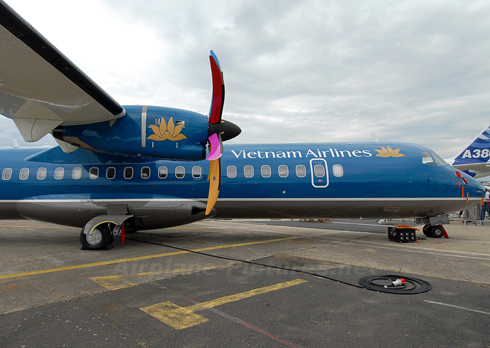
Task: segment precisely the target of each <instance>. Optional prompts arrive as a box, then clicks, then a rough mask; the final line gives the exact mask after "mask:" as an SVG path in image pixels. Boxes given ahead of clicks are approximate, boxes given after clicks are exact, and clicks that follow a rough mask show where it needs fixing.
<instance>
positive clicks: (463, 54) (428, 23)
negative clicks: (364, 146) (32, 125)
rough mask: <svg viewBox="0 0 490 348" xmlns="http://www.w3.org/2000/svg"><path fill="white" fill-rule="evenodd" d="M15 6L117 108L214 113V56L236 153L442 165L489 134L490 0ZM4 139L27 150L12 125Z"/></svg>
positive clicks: (92, 0) (117, 1) (124, 0)
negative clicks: (332, 147) (355, 147)
mask: <svg viewBox="0 0 490 348" xmlns="http://www.w3.org/2000/svg"><path fill="white" fill-rule="evenodd" d="M7 3H8V4H9V5H10V6H11V7H13V8H14V10H16V11H17V12H18V13H19V14H20V15H21V16H23V17H24V18H25V19H26V20H27V21H29V22H30V23H31V24H32V25H33V26H34V27H35V28H36V29H37V30H38V31H40V32H41V33H42V34H43V35H44V36H45V37H46V38H47V39H48V40H49V41H51V42H52V43H53V44H54V45H55V46H56V47H57V48H58V49H60V50H61V51H62V52H63V53H64V54H65V55H66V56H67V57H68V58H70V59H71V60H72V61H73V62H74V63H75V64H76V65H78V66H79V67H80V68H81V69H82V70H83V71H84V72H85V73H86V74H87V75H89V76H90V77H91V78H92V79H93V80H95V81H96V82H97V83H98V84H99V85H100V86H101V87H102V88H103V89H104V90H106V91H107V92H108V93H109V94H110V95H112V96H113V98H114V99H116V100H117V101H118V102H119V103H121V104H123V105H125V104H149V105H159V106H171V107H177V108H183V109H189V110H193V111H197V112H200V113H203V114H206V113H207V112H208V111H209V104H210V99H211V91H212V85H211V73H210V68H209V59H208V54H209V50H210V49H213V50H214V51H215V52H216V54H217V56H218V58H219V60H220V63H221V67H222V69H223V71H224V78H225V85H226V101H225V108H224V114H223V115H224V116H223V117H224V118H225V119H228V120H230V121H232V122H235V123H237V124H238V125H239V126H240V127H241V128H242V134H241V135H240V136H239V137H238V138H237V139H236V140H233V142H236V143H253V142H266V143H273V142H330V141H371V133H375V134H376V135H377V137H378V138H379V139H380V140H381V141H383V142H385V141H408V142H414V143H419V144H423V145H426V146H428V147H430V148H432V149H434V150H435V151H437V152H438V153H439V154H440V155H442V156H443V157H445V158H447V157H451V156H453V155H455V154H456V153H457V152H459V151H460V150H461V149H462V147H464V146H466V145H467V144H468V143H469V142H470V141H471V140H473V139H474V138H475V137H476V135H477V134H478V133H479V132H480V131H481V130H482V129H483V128H486V127H487V126H488V125H489V124H490V2H489V1H469V0H462V1H450V0H443V1H438V0H431V1H427V0H423V1H417V0H407V1H403V0H398V1H368V0H365V1H347V0H339V1H328V0H320V1H298V0H294V1H285V0H281V1H267V0H260V1H252V0H247V1H232V0H223V1H218V0H213V1H175V0H172V1H165V0H145V1H137V0H84V1H66V0H43V1H39V0H8V1H7ZM0 130H1V131H0V134H1V136H0V145H1V146H10V145H11V139H12V138H16V139H18V140H19V142H20V143H21V144H22V143H23V142H22V141H20V140H21V136H20V134H19V133H18V131H17V129H16V128H15V126H14V124H13V122H12V121H10V120H8V119H6V118H0ZM38 143H39V144H54V141H53V140H52V139H51V136H50V135H48V136H46V137H45V138H43V139H42V140H41V141H39V142H38Z"/></svg>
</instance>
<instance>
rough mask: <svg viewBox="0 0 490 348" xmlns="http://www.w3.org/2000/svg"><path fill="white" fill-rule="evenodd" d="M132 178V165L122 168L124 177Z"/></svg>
mask: <svg viewBox="0 0 490 348" xmlns="http://www.w3.org/2000/svg"><path fill="white" fill-rule="evenodd" d="M132 178H133V167H126V168H124V179H132Z"/></svg>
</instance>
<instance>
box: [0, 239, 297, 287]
mask: <svg viewBox="0 0 490 348" xmlns="http://www.w3.org/2000/svg"><path fill="white" fill-rule="evenodd" d="M294 238H296V237H288V238H278V239H269V240H263V241H257V242H248V243H238V244H228V245H218V246H214V247H207V248H200V249H192V251H185V250H181V251H174V252H170V253H163V254H153V255H145V256H138V257H131V258H127V259H118V260H109V261H101V262H94V263H86V264H83V265H74V266H67V267H58V268H50V269H42V270H38V271H31V272H22V273H14V274H5V275H0V280H2V279H11V278H20V277H28V276H33V275H39V274H48V273H55V272H63V271H71V270H75V269H83V268H91V267H99V266H107V265H115V264H118V263H123V262H133V261H141V260H149V259H157V258H160V257H168V256H175V255H182V254H189V253H191V252H196V251H197V252H201V251H211V250H219V249H226V248H237V247H243V246H249V245H258V244H265V243H274V242H281V241H285V240H291V239H294Z"/></svg>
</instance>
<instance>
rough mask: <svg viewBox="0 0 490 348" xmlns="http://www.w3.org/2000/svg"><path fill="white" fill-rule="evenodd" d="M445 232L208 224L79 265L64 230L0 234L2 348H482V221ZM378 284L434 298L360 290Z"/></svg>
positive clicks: (485, 241) (347, 225)
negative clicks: (416, 284)
mask: <svg viewBox="0 0 490 348" xmlns="http://www.w3.org/2000/svg"><path fill="white" fill-rule="evenodd" d="M417 227H419V228H421V226H417ZM445 227H446V230H447V233H448V235H449V237H450V238H449V239H446V238H440V239H434V238H428V237H425V236H424V235H423V234H422V233H421V232H417V242H415V243H395V242H392V241H390V240H388V237H387V225H380V224H377V223H376V222H374V221H364V220H333V221H332V222H327V223H319V222H318V221H315V222H310V223H308V222H298V221H289V220H280V221H269V220H260V221H243V220H231V221H215V220H207V221H204V222H198V223H194V224H189V225H186V226H181V227H176V228H169V229H162V230H155V231H148V232H138V233H136V234H131V235H127V236H126V241H125V243H124V245H123V244H122V243H121V240H120V239H117V240H116V241H115V242H114V249H112V250H106V251H85V250H80V242H79V237H78V234H79V230H78V229H76V228H70V227H63V226H58V225H51V224H45V223H39V222H35V221H26V220H16V221H2V222H0V347H2V348H3V347H87V346H90V347H142V346H144V347H216V346H220V347H238V346H239V347H366V346H377V347H395V346H400V347H429V346H431V347H490V335H489V334H488V330H489V327H490V296H489V295H490V221H488V222H487V223H486V225H485V226H476V225H474V224H470V225H463V223H462V222H461V221H453V222H452V223H451V224H449V225H446V226H445ZM377 275H397V276H400V277H406V278H417V279H421V280H424V281H426V282H428V283H430V285H431V286H432V289H431V290H430V291H428V292H423V293H420V294H416V295H408V294H401V295H400V294H391V293H384V292H379V291H372V290H367V289H364V288H362V287H361V286H360V285H359V279H360V278H362V277H365V276H377Z"/></svg>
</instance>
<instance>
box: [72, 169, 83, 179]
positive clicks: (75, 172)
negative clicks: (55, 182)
mask: <svg viewBox="0 0 490 348" xmlns="http://www.w3.org/2000/svg"><path fill="white" fill-rule="evenodd" d="M71 177H72V178H73V180H79V179H80V178H81V177H82V168H80V167H75V168H73V170H72V172H71Z"/></svg>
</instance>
